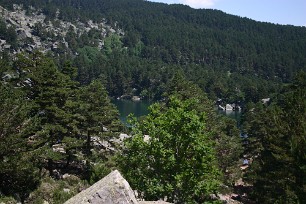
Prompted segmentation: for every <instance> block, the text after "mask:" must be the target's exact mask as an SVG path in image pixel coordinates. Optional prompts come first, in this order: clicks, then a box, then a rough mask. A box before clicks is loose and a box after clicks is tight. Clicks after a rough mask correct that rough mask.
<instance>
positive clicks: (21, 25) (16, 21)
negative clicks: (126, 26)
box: [0, 5, 124, 53]
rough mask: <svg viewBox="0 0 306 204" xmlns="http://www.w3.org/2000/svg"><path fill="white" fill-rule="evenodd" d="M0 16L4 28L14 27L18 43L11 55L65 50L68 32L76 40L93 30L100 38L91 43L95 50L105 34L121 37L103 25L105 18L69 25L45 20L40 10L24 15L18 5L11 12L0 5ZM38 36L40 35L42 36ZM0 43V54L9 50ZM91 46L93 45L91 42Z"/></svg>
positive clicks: (61, 21)
mask: <svg viewBox="0 0 306 204" xmlns="http://www.w3.org/2000/svg"><path fill="white" fill-rule="evenodd" d="M57 13H58V14H59V13H60V11H59V10H58V12H57ZM0 15H1V18H2V20H3V21H4V22H5V23H6V24H7V26H8V27H13V28H15V31H16V34H17V39H18V43H19V44H20V45H21V46H19V47H20V48H19V49H18V50H14V52H13V53H18V52H22V51H28V52H32V51H33V50H35V49H38V50H40V51H41V52H47V51H56V50H57V49H58V48H59V47H66V48H67V49H69V48H70V45H69V43H68V42H67V39H66V38H67V33H68V32H69V31H73V32H74V33H75V35H77V37H80V36H81V35H82V34H83V33H88V32H89V31H91V30H97V31H98V32H99V33H100V38H99V39H95V40H96V41H97V45H96V46H97V47H98V48H99V49H102V47H103V45H104V38H105V37H106V36H107V35H110V34H112V33H116V34H119V35H124V32H123V31H122V30H120V29H114V28H112V27H111V26H109V25H107V24H106V22H105V19H102V20H101V22H95V23H94V22H93V21H92V20H89V21H88V22H85V23H84V22H80V21H76V22H75V23H72V22H67V21H63V20H60V19H59V18H55V19H53V20H49V21H47V20H46V16H45V15H44V14H43V13H42V11H41V10H40V9H35V8H31V10H30V11H28V12H26V11H25V10H24V9H23V8H22V6H20V5H14V11H9V10H7V9H5V8H4V7H2V6H0ZM42 35H44V36H43V37H42ZM55 38H56V39H55ZM0 40H1V41H0V51H4V50H9V49H10V45H9V44H8V43H7V42H5V41H4V40H3V39H0ZM55 41H56V42H55ZM91 43H92V44H94V42H91Z"/></svg>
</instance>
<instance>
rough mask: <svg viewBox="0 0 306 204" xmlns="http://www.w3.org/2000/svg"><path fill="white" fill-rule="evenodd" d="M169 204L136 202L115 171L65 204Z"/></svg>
mask: <svg viewBox="0 0 306 204" xmlns="http://www.w3.org/2000/svg"><path fill="white" fill-rule="evenodd" d="M76 203H77V204H170V203H167V202H164V201H137V199H136V197H135V195H134V191H133V190H132V189H131V187H130V185H129V183H128V182H127V181H126V180H125V179H124V178H123V177H122V176H121V174H120V173H119V171H117V170H115V171H113V172H111V173H110V174H109V175H107V176H106V177H104V178H103V179H101V180H100V181H98V182H97V183H95V184H94V185H92V186H91V187H89V188H87V189H86V190H84V191H82V192H80V193H79V194H77V195H76V196H74V197H72V198H70V199H69V200H68V201H66V202H65V204H76Z"/></svg>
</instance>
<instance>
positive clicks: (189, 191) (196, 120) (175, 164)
mask: <svg viewBox="0 0 306 204" xmlns="http://www.w3.org/2000/svg"><path fill="white" fill-rule="evenodd" d="M195 103H196V101H195V100H193V99H189V100H188V99H187V100H184V101H182V100H179V99H178V98H177V97H175V96H173V97H170V98H169V101H168V103H167V104H166V106H163V105H161V104H154V105H152V106H151V107H150V113H149V115H148V116H147V117H146V118H145V119H144V120H143V121H141V122H137V121H135V120H134V121H132V123H131V125H132V127H133V128H132V129H133V130H132V134H133V135H132V138H131V139H129V140H127V141H126V143H125V145H126V148H125V150H124V151H123V153H122V156H121V157H120V159H119V165H120V167H121V170H122V171H123V173H124V175H125V177H126V178H127V180H128V181H129V182H130V184H131V185H132V187H133V188H135V189H137V190H139V191H140V195H141V196H143V197H144V198H146V199H153V200H154V199H160V198H167V200H168V201H172V202H176V203H203V202H204V201H207V200H209V195H210V194H213V193H215V192H216V191H217V189H218V186H219V184H220V175H221V174H220V171H219V169H218V165H217V160H216V157H215V152H214V143H213V141H212V138H211V137H212V135H211V133H210V132H208V131H205V125H206V123H205V120H206V117H207V116H206V114H205V113H203V112H202V113H199V112H197V111H196V110H195V109H193V107H194V104H195Z"/></svg>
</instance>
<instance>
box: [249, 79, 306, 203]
mask: <svg viewBox="0 0 306 204" xmlns="http://www.w3.org/2000/svg"><path fill="white" fill-rule="evenodd" d="M305 81H306V74H305V73H301V74H300V75H299V76H298V78H297V80H296V81H295V82H294V83H293V84H292V85H290V86H288V87H287V88H285V89H284V91H283V94H282V95H280V96H279V97H278V98H277V99H276V102H275V103H273V104H271V105H270V106H268V107H256V108H255V110H256V113H255V112H251V113H250V114H249V118H248V120H249V124H250V128H249V136H250V145H249V148H248V150H249V153H250V154H251V155H252V156H253V157H254V162H253V163H252V165H251V170H250V172H249V173H248V175H247V179H248V180H249V181H251V182H252V183H253V184H254V191H253V196H254V199H255V200H257V201H258V202H260V203H262V202H265V203H305V201H306V197H305V195H306V183H305V181H306V170H305V169H306V168H305V164H306V148H305V144H306V138H305V135H306V84H305Z"/></svg>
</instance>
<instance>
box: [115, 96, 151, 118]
mask: <svg viewBox="0 0 306 204" xmlns="http://www.w3.org/2000/svg"><path fill="white" fill-rule="evenodd" d="M112 102H113V104H115V106H116V107H117V109H118V110H119V113H120V120H121V121H122V122H123V123H124V124H126V120H127V116H128V115H129V114H131V113H133V114H134V116H136V117H140V116H144V115H147V114H148V113H149V110H148V107H149V106H150V105H151V104H153V102H151V101H130V100H112Z"/></svg>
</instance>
